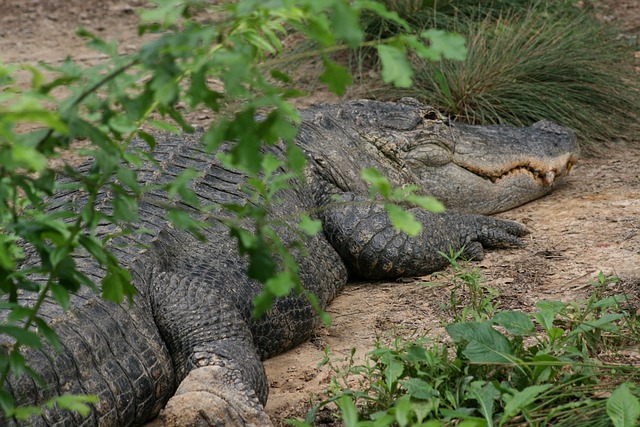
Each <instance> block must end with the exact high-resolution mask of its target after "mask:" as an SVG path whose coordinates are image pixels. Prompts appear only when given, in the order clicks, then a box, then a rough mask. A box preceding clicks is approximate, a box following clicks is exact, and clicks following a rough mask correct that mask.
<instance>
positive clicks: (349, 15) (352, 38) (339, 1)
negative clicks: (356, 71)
mask: <svg viewBox="0 0 640 427" xmlns="http://www.w3.org/2000/svg"><path fill="white" fill-rule="evenodd" d="M331 22H332V24H333V31H334V32H335V35H336V36H337V37H338V38H339V39H342V40H344V41H345V42H346V43H347V45H348V46H349V47H351V48H356V47H358V45H359V44H360V43H361V42H362V38H363V37H364V33H363V32H362V29H361V28H360V20H359V19H358V13H357V12H356V10H354V8H352V7H351V6H349V3H348V2H347V1H346V0H336V1H335V2H334V4H333V13H332V14H331Z"/></svg>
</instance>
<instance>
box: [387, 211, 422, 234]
mask: <svg viewBox="0 0 640 427" xmlns="http://www.w3.org/2000/svg"><path fill="white" fill-rule="evenodd" d="M384 208H385V210H386V211H387V213H388V214H389V219H391V223H392V224H393V226H394V227H395V228H396V229H398V230H400V231H403V232H405V233H407V234H408V235H409V236H417V235H418V234H420V231H421V230H422V224H421V223H420V222H419V221H418V220H416V217H415V216H414V215H413V214H412V213H411V212H409V211H407V210H405V209H403V208H402V207H400V206H398V205H392V204H390V203H386V204H385V205H384Z"/></svg>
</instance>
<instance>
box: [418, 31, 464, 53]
mask: <svg viewBox="0 0 640 427" xmlns="http://www.w3.org/2000/svg"><path fill="white" fill-rule="evenodd" d="M422 37H424V38H425V39H429V40H430V41H431V46H430V52H431V53H432V55H433V56H431V57H430V58H428V59H432V60H439V59H440V57H442V58H447V59H454V60H458V61H462V60H463V59H465V58H466V57H467V46H466V42H465V39H464V37H462V36H461V35H460V34H455V33H451V32H448V31H443V30H437V29H435V28H431V29H429V30H427V31H424V32H423V33H422Z"/></svg>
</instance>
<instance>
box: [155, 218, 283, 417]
mask: <svg viewBox="0 0 640 427" xmlns="http://www.w3.org/2000/svg"><path fill="white" fill-rule="evenodd" d="M218 234H220V235H222V236H224V234H221V233H218ZM211 239H212V241H210V242H208V243H209V244H212V245H217V246H218V247H219V246H220V245H221V243H220V242H216V241H215V239H216V237H215V236H213V235H212V236H211ZM154 251H156V256H155V257H154V259H159V260H161V262H160V263H159V264H158V265H156V266H154V267H152V268H151V269H150V274H149V277H148V278H147V281H148V282H149V285H150V286H149V288H150V293H151V298H150V299H151V304H152V307H153V314H154V319H155V322H156V324H157V325H158V328H159V330H160V333H161V335H162V337H163V340H164V341H165V343H166V345H167V347H168V348H169V353H170V354H171V357H172V359H173V365H174V369H175V372H176V377H177V379H178V382H179V386H178V389H177V391H176V393H175V394H174V396H173V397H172V398H171V399H170V400H169V402H168V404H167V405H166V407H165V408H164V410H163V411H162V412H161V414H160V419H161V420H162V421H163V422H164V425H165V426H172V427H178V426H179V427H182V426H269V425H270V421H269V418H268V416H267V415H266V413H265V412H264V407H263V405H264V403H265V402H266V400H267V394H268V385H267V378H266V374H265V371H264V367H263V364H262V361H261V360H260V357H259V354H258V352H257V350H256V347H255V345H254V342H253V336H252V334H251V331H250V328H249V326H248V325H247V315H246V313H243V312H242V310H241V309H239V308H238V307H239V306H238V301H239V298H244V299H247V298H249V299H250V298H251V295H250V294H249V290H247V286H249V284H248V283H247V279H246V276H245V275H243V274H234V273H235V272H237V273H239V272H240V271H241V270H239V265H236V264H235V263H239V262H240V261H237V257H236V258H231V257H225V256H224V255H221V256H215V257H212V256H211V253H210V251H207V247H206V245H193V242H191V241H190V238H189V237H188V236H187V235H186V234H183V233H180V232H177V231H175V230H173V231H171V230H169V231H166V232H161V233H160V236H159V239H158V241H157V242H156V244H155V248H154Z"/></svg>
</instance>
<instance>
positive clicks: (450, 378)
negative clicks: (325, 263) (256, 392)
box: [294, 274, 640, 427]
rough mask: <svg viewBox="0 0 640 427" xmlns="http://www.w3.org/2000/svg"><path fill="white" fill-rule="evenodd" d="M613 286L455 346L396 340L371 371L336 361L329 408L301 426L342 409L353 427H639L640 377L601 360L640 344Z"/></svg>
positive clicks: (469, 328) (458, 337)
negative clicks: (613, 293) (333, 407)
mask: <svg viewBox="0 0 640 427" xmlns="http://www.w3.org/2000/svg"><path fill="white" fill-rule="evenodd" d="M461 277H462V276H461ZM614 280H615V279H614V278H607V277H605V276H604V275H602V274H601V275H600V276H599V277H598V281H597V282H596V283H592V285H593V286H594V295H593V296H592V297H590V298H589V299H587V300H585V301H581V302H570V303H565V302H558V301H540V302H539V303H538V304H536V311H535V312H534V313H531V314H527V313H523V312H520V311H498V312H497V313H495V315H493V316H492V317H491V318H490V319H487V320H482V321H461V322H456V323H452V324H449V325H447V327H446V331H447V333H448V334H449V338H450V341H451V343H450V344H435V343H432V342H430V341H428V340H427V339H424V338H422V339H418V340H403V339H400V338H395V339H394V340H393V342H392V343H391V344H390V345H386V344H383V343H381V342H378V343H377V344H376V348H375V349H374V350H373V351H371V352H370V353H368V355H367V358H366V360H365V362H364V364H360V365H358V364H356V363H355V362H354V353H355V351H352V353H351V355H350V357H348V358H347V359H344V360H338V361H331V360H330V359H329V358H328V359H327V360H328V363H330V366H331V367H332V368H333V369H334V372H335V375H334V376H333V379H332V383H331V385H330V387H329V390H328V398H327V399H326V400H324V401H323V402H321V403H320V404H319V405H318V406H317V407H315V408H314V409H312V410H311V411H310V412H309V413H308V414H307V417H306V420H305V421H304V422H302V421H295V422H294V424H295V425H298V426H309V425H311V424H312V423H313V420H314V418H315V415H316V413H317V411H318V410H319V409H320V408H322V407H324V406H326V405H328V404H329V403H336V404H337V406H338V408H339V416H340V417H341V418H342V420H343V421H344V424H345V425H346V426H348V427H351V426H353V427H366V426H379V427H383V426H390V425H399V426H403V427H404V426H421V427H426V426H428V427H438V426H453V425H456V426H466V427H487V426H503V425H510V426H514V425H518V426H525V425H526V426H549V425H553V426H567V427H568V426H610V425H614V426H616V427H617V426H635V425H637V424H636V423H637V422H638V421H639V420H640V402H639V400H638V397H639V396H640V387H638V381H639V380H640V371H639V370H638V369H637V367H635V366H633V365H632V363H630V361H631V360H632V359H630V361H629V363H627V364H625V363H624V361H623V363H609V364H607V363H605V362H604V361H603V360H602V358H601V357H600V355H601V354H603V353H607V354H616V353H617V352H618V351H619V350H623V349H627V348H637V345H638V343H639V341H638V340H639V335H638V333H637V332H638V329H637V328H638V323H639V320H640V319H639V318H638V316H637V314H636V310H637V308H636V307H633V306H628V304H629V302H630V300H629V299H628V298H627V297H626V296H605V295H604V294H603V290H604V289H605V288H606V286H607V284H609V283H611V282H612V281H614ZM345 362H346V364H345ZM616 362H620V360H617V361H616Z"/></svg>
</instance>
